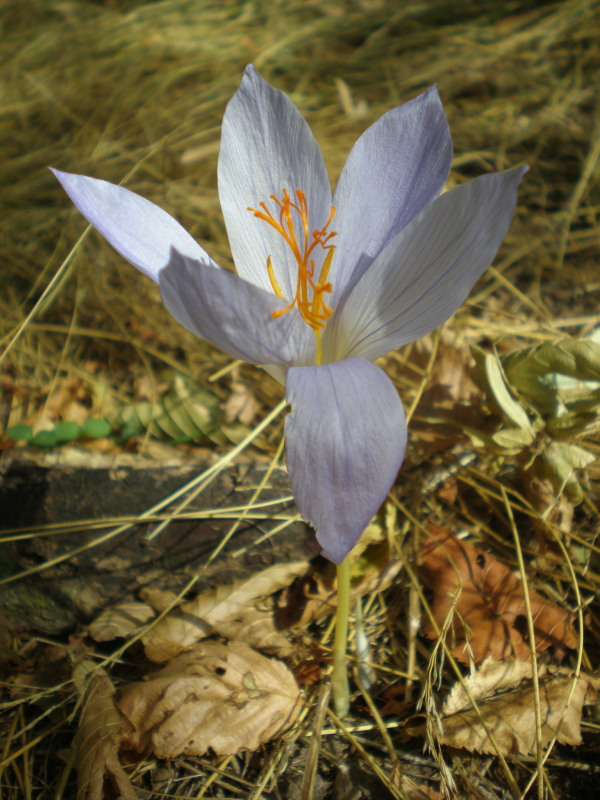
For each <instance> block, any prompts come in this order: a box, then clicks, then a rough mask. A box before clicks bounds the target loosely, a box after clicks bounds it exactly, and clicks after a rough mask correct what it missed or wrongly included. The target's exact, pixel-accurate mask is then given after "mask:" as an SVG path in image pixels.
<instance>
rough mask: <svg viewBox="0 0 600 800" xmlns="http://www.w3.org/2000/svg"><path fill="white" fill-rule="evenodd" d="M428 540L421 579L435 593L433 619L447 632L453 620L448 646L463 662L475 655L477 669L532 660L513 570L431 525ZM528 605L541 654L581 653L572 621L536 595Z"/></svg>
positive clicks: (429, 626) (429, 632)
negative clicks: (486, 662) (489, 661)
mask: <svg viewBox="0 0 600 800" xmlns="http://www.w3.org/2000/svg"><path fill="white" fill-rule="evenodd" d="M429 527H430V534H431V535H430V539H429V540H428V541H427V542H426V543H425V545H424V546H423V548H422V550H421V575H422V577H423V580H424V581H425V583H426V584H427V585H428V586H429V587H430V588H431V589H433V592H434V597H433V604H432V609H433V615H434V618H435V621H436V623H437V625H438V626H439V627H440V628H441V627H443V625H444V623H445V621H446V618H447V616H448V614H449V613H451V614H453V617H452V621H451V625H450V634H449V644H450V646H451V652H452V654H453V655H454V656H455V657H456V658H458V659H459V660H461V661H465V662H466V661H468V660H469V655H470V654H471V655H472V658H473V660H474V661H475V663H479V662H481V661H483V659H484V658H486V657H487V656H491V657H492V658H495V659H499V660H500V659H503V658H507V657H510V656H514V657H516V658H520V659H528V658H530V657H531V650H530V646H529V643H528V641H527V618H526V609H525V601H524V598H523V588H522V585H521V581H520V580H519V578H518V577H516V576H515V575H513V573H512V572H511V571H510V569H509V568H508V567H507V566H505V565H504V564H502V563H501V562H500V561H498V560H497V559H496V558H494V557H493V556H491V555H490V554H489V553H486V552H484V551H483V550H480V549H478V548H476V547H473V546H472V545H470V544H468V543H467V542H463V541H460V540H459V539H457V538H456V537H455V536H453V535H452V534H451V533H450V532H449V531H447V530H444V529H443V528H439V527H437V526H434V525H433V524H431V525H430V526H429ZM529 599H530V603H531V611H532V616H533V622H534V630H535V647H536V651H537V652H538V653H541V652H542V651H544V650H547V649H548V648H549V647H551V646H554V647H556V648H559V649H564V648H566V647H569V648H574V647H577V642H578V636H577V633H576V631H575V628H574V616H573V615H572V614H571V613H570V612H569V611H566V610H565V609H563V608H560V606H557V605H555V604H554V603H551V602H550V601H549V600H546V599H545V598H544V597H542V596H541V595H540V594H538V593H537V592H535V591H534V590H533V589H530V590H529ZM424 630H425V633H426V634H427V636H430V637H432V638H434V637H435V636H436V633H435V628H434V626H433V625H432V624H431V623H430V622H428V623H427V624H426V626H425V629H424Z"/></svg>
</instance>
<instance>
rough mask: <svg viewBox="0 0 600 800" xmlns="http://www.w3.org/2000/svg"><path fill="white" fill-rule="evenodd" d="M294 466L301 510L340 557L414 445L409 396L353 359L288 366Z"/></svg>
mask: <svg viewBox="0 0 600 800" xmlns="http://www.w3.org/2000/svg"><path fill="white" fill-rule="evenodd" d="M286 395H287V399H288V401H289V403H290V405H291V408H292V410H291V412H290V414H288V416H287V418H286V421H285V436H286V453H287V465H288V471H289V475H290V483H291V485H292V491H293V492H294V497H295V499H296V505H297V506H298V510H299V511H300V513H301V514H302V516H303V517H304V519H305V520H306V521H307V522H309V523H310V524H311V525H312V526H313V527H314V528H316V532H317V539H318V541H319V543H320V544H321V546H322V547H323V555H324V556H325V557H326V558H329V559H330V560H331V561H334V562H335V563H336V564H339V563H340V562H341V561H343V559H344V558H345V557H346V555H347V554H348V552H349V551H350V550H351V549H352V547H354V545H355V544H356V542H357V541H358V539H359V538H360V536H361V534H362V532H363V531H364V529H365V528H366V526H367V525H368V524H369V521H370V520H371V517H372V516H373V514H375V512H376V511H377V509H378V508H379V507H380V505H381V504H382V503H383V501H384V500H385V497H386V495H387V493H388V491H389V489H390V487H391V485H392V484H393V482H394V479H395V477H396V474H397V472H398V469H399V468H400V464H401V463H402V459H403V457H404V450H405V448H406V419H405V415H404V410H403V408H402V403H401V402H400V398H399V397H398V393H397V392H396V390H395V388H394V386H393V384H392V382H391V381H390V379H389V378H388V377H387V375H386V374H385V372H383V371H382V370H380V369H379V367H376V366H375V365H374V364H371V363H370V362H369V361H365V359H363V358H352V359H349V360H347V361H338V362H337V363H335V364H325V365H321V366H314V367H293V368H292V369H290V370H288V374H287V382H286Z"/></svg>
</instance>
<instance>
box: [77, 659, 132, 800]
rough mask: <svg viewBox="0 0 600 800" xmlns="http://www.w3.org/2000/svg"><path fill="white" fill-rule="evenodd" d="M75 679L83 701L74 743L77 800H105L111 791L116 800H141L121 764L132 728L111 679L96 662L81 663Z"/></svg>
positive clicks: (78, 665)
mask: <svg viewBox="0 0 600 800" xmlns="http://www.w3.org/2000/svg"><path fill="white" fill-rule="evenodd" d="M73 679H74V682H75V685H76V686H77V689H78V691H79V694H80V696H81V697H82V710H81V715H80V720H79V729H78V731H77V734H76V736H75V742H74V746H75V749H76V753H77V755H76V758H77V800H104V798H105V797H106V796H107V795H106V793H105V789H106V788H107V787H109V788H110V791H111V792H112V794H111V797H114V798H115V800H139V797H138V795H137V794H136V792H135V791H134V789H133V786H132V785H131V783H130V781H129V777H128V776H127V773H126V772H125V770H124V769H123V767H122V766H121V762H120V761H119V747H120V744H121V741H122V740H123V737H124V736H125V734H126V733H127V731H128V730H129V724H128V723H127V721H126V720H125V719H124V718H123V717H122V716H121V714H120V713H119V711H118V709H117V707H116V705H115V701H114V688H113V685H112V682H111V680H110V678H109V677H108V675H107V674H106V672H105V671H104V670H102V669H98V667H97V665H96V664H94V663H93V662H92V661H81V662H79V663H78V664H76V665H75V667H74V670H73Z"/></svg>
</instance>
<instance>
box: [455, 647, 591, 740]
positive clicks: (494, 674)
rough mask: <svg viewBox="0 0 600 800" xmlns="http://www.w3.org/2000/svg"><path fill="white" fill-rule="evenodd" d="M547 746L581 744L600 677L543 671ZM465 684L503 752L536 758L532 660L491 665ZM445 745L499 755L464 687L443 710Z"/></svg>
mask: <svg viewBox="0 0 600 800" xmlns="http://www.w3.org/2000/svg"><path fill="white" fill-rule="evenodd" d="M538 683H539V689H540V711H541V717H542V744H543V746H544V747H545V746H546V745H547V744H548V743H549V742H550V741H551V740H552V739H553V738H554V737H555V736H556V738H557V740H558V741H559V742H560V743H561V744H571V745H578V744H581V730H580V725H581V714H582V708H583V705H584V703H592V702H594V700H595V699H596V696H597V693H598V691H599V690H600V678H595V677H593V676H591V675H586V674H585V673H580V675H579V676H577V677H575V676H574V674H573V671H572V670H569V669H565V668H561V667H553V666H546V665H542V666H541V667H539V671H538ZM465 684H466V686H467V687H468V689H469V692H470V693H471V696H472V697H473V699H474V700H475V702H476V703H477V706H478V708H479V713H480V714H481V717H482V718H483V720H485V723H486V725H487V727H488V729H489V730H490V731H491V732H492V733H493V735H494V739H495V741H496V744H497V745H498V748H499V749H500V752H501V753H503V754H504V755H506V754H508V753H520V754H523V755H530V754H533V753H535V750H536V720H535V708H534V695H533V677H532V666H531V662H530V661H517V660H514V659H511V660H509V661H502V662H499V661H494V660H493V659H488V660H486V661H485V662H484V663H483V664H482V665H481V667H480V668H479V669H478V670H477V671H474V672H472V673H471V675H469V676H468V677H467V678H466V679H465ZM440 742H441V743H442V744H446V745H450V746H451V747H460V748H464V749H465V750H469V751H471V752H473V751H475V752H480V753H495V752H496V751H495V749H494V747H493V746H492V744H491V742H490V740H489V738H488V735H487V733H486V730H485V728H484V726H483V724H482V722H481V719H480V717H479V714H478V713H477V711H476V710H475V709H474V708H473V706H472V704H471V701H470V700H469V697H468V695H467V692H466V690H465V688H464V687H463V685H462V684H461V683H460V682H459V683H456V684H455V685H454V687H453V688H452V690H451V692H450V694H449V696H448V699H447V700H446V702H445V703H444V706H443V708H442V733H441V735H440Z"/></svg>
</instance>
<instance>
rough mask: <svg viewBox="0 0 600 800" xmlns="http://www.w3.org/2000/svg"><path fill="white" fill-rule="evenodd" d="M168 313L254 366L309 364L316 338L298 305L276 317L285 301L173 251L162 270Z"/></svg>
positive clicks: (211, 341) (161, 288)
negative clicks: (297, 309) (301, 315)
mask: <svg viewBox="0 0 600 800" xmlns="http://www.w3.org/2000/svg"><path fill="white" fill-rule="evenodd" d="M158 282H159V286H160V291H161V295H162V298H163V301H164V303H165V306H166V307H167V309H168V310H169V312H170V313H171V314H172V315H173V316H174V317H175V319H176V320H177V321H178V322H180V323H181V324H182V325H183V326H184V327H185V328H187V329H188V330H189V331H191V332H192V333H195V334H196V336H200V337H202V338H203V339H206V341H208V342H210V343H211V344H214V345H215V347H219V348H220V349H221V350H224V351H225V352H226V353H229V354H230V355H232V356H233V357H234V358H239V359H241V360H242V361H249V362H250V363H251V364H280V365H283V366H290V365H291V364H310V363H313V362H314V360H315V358H316V344H315V336H314V333H313V331H312V329H311V328H309V327H308V325H306V323H305V322H304V321H303V320H302V318H301V317H300V315H299V314H298V312H297V311H296V309H291V310H290V311H289V312H288V313H286V314H283V315H282V316H281V317H279V318H278V319H274V318H273V316H272V312H273V311H276V310H278V309H280V308H282V307H283V306H285V302H284V301H283V300H280V299H279V298H277V297H275V296H274V295H272V294H269V293H268V292H265V291H264V290H263V289H260V288H258V287H257V286H254V285H253V284H251V283H248V282H247V281H244V280H242V279H241V278H238V276H237V275H234V274H233V273H232V272H228V271H227V270H224V269H213V268H212V267H207V266H206V265H205V264H203V263H202V262H199V261H194V260H193V259H190V258H188V257H187V256H184V255H182V254H181V253H178V252H177V251H176V250H173V251H171V257H170V259H169V263H168V265H167V266H166V267H165V268H164V269H162V270H161V271H160V273H159V280H158Z"/></svg>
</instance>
